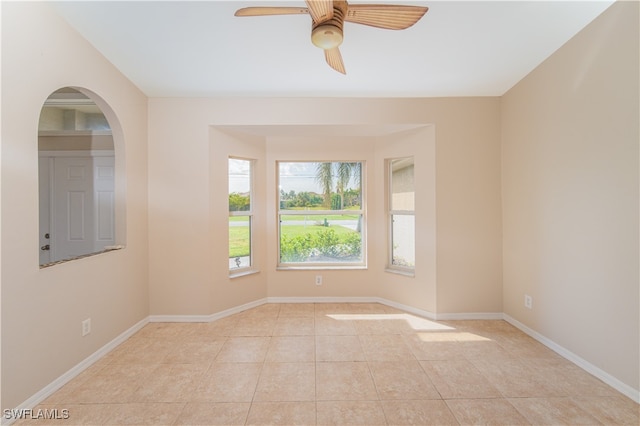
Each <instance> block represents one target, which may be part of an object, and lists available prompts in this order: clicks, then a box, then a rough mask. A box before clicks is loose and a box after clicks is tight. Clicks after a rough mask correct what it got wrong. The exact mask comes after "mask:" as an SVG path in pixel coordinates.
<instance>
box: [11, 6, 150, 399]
mask: <svg viewBox="0 0 640 426" xmlns="http://www.w3.org/2000/svg"><path fill="white" fill-rule="evenodd" d="M65 86H77V87H81V88H85V89H89V90H90V91H92V92H94V93H95V94H97V95H98V97H99V98H101V99H98V98H96V101H97V102H98V103H99V104H100V106H101V107H103V110H105V113H106V114H107V117H108V118H109V120H110V122H112V124H116V125H115V128H114V140H115V149H116V156H117V159H116V173H117V175H116V179H117V183H116V185H117V197H118V201H117V203H118V205H119V206H120V207H119V209H118V222H117V227H118V243H126V245H127V247H126V248H125V249H123V250H119V251H117V252H111V253H106V254H100V255H96V256H92V257H89V258H85V259H81V260H77V261H73V262H69V263H65V264H61V265H56V266H52V267H49V268H45V269H40V268H39V267H38V161H37V158H38V138H37V136H38V133H37V129H38V120H39V115H40V109H41V108H42V104H43V102H44V100H45V99H46V98H47V97H48V96H49V95H50V94H51V93H52V92H53V91H54V90H57V89H59V88H61V87H65ZM105 102H106V104H108V105H106V104H105ZM146 103H147V99H146V98H145V97H144V96H143V95H142V93H141V92H140V91H139V90H138V89H137V88H136V87H135V86H133V85H132V84H131V83H130V82H129V81H128V80H126V79H125V78H124V77H123V76H122V74H120V73H119V72H118V71H117V70H116V69H115V68H114V67H113V66H112V65H111V64H110V63H108V62H107V61H106V60H105V59H104V58H103V57H102V56H101V55H99V54H98V53H97V52H96V51H95V49H93V48H92V47H91V46H90V45H89V44H88V43H87V42H86V41H84V39H82V38H81V37H79V36H78V34H77V33H75V32H74V31H73V30H71V29H70V28H69V27H68V26H67V25H66V23H65V22H64V21H62V20H61V19H60V18H59V17H58V16H57V15H56V14H55V13H53V12H52V11H51V10H50V9H49V6H47V5H44V4H42V3H32V2H3V3H2V163H1V167H2V168H1V179H2V223H1V229H2V273H1V280H2V281H1V284H2V307H1V309H2V408H11V407H16V406H18V405H19V404H21V403H23V402H24V401H25V400H26V399H27V398H29V397H31V396H32V395H33V394H35V393H36V392H37V391H39V390H41V389H42V388H43V387H44V386H46V385H48V384H49V383H51V382H52V381H53V380H54V379H56V378H58V377H59V376H61V375H62V374H63V373H65V372H66V371H68V370H69V369H71V368H72V367H74V366H76V365H77V364H78V363H79V362H80V361H82V360H84V359H85V358H87V357H88V356H90V355H91V354H92V353H94V352H95V351H96V350H98V349H99V348H101V347H102V346H104V345H105V344H106V343H108V342H110V341H111V340H112V339H114V338H115V337H116V336H118V335H120V334H121V333H122V332H124V331H125V330H127V329H129V328H130V327H131V326H133V325H134V324H136V323H137V322H138V321H140V320H142V319H144V318H146V317H147V316H148V314H149V311H148V297H149V296H148V288H147V281H148V280H147V219H146V213H147V210H146V205H147V187H146V161H147V153H146V143H147V132H146V127H147V122H146ZM125 176H126V181H125ZM125 201H126V203H125ZM125 204H126V209H124V207H123V206H124V205H125ZM125 229H126V231H127V232H126V235H125ZM89 317H90V318H91V319H92V332H91V334H89V335H88V336H86V337H81V321H82V320H84V319H86V318H89Z"/></svg>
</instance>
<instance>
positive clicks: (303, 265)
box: [275, 160, 367, 270]
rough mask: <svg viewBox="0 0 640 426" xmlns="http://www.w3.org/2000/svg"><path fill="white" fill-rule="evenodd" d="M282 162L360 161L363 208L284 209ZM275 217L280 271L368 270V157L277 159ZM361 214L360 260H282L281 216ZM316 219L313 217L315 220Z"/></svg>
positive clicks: (361, 205)
mask: <svg viewBox="0 0 640 426" xmlns="http://www.w3.org/2000/svg"><path fill="white" fill-rule="evenodd" d="M282 163H312V164H318V163H359V164H360V209H358V210H347V209H341V210H327V209H323V210H283V209H282V208H281V198H280V190H281V182H280V180H281V176H280V165H281V164H282ZM275 177H276V192H277V193H276V217H275V220H276V221H277V234H276V240H277V253H276V256H277V259H276V269H277V270H331V269H337V270H345V269H346V270H348V269H367V235H366V234H367V233H366V229H367V226H366V223H367V218H366V217H367V215H366V196H365V194H366V186H365V182H366V161H365V160H353V161H351V160H277V161H276V172H275ZM329 215H331V216H337V215H348V216H359V222H360V224H359V228H360V232H359V233H360V261H358V262H283V261H282V253H281V242H282V219H281V217H282V216H318V217H322V216H329ZM312 220H313V219H312Z"/></svg>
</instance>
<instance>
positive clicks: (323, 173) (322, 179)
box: [316, 162, 362, 210]
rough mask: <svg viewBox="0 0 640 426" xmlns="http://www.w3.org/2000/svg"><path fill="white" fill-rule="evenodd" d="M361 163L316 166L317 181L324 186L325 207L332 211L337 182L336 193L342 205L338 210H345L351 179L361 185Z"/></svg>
mask: <svg viewBox="0 0 640 426" xmlns="http://www.w3.org/2000/svg"><path fill="white" fill-rule="evenodd" d="M361 176H362V174H361V163H348V162H335V163H329V162H325V163H318V164H317V166H316V181H317V182H318V183H319V184H320V186H322V192H323V195H324V207H325V208H327V209H331V207H332V206H331V205H332V202H331V193H332V192H333V185H334V180H335V185H336V188H335V192H336V193H337V194H338V195H339V196H340V203H339V204H340V205H339V207H338V208H337V210H342V209H344V193H345V188H346V187H347V185H349V182H350V181H351V179H352V178H353V179H355V181H356V182H357V183H358V184H360V180H361Z"/></svg>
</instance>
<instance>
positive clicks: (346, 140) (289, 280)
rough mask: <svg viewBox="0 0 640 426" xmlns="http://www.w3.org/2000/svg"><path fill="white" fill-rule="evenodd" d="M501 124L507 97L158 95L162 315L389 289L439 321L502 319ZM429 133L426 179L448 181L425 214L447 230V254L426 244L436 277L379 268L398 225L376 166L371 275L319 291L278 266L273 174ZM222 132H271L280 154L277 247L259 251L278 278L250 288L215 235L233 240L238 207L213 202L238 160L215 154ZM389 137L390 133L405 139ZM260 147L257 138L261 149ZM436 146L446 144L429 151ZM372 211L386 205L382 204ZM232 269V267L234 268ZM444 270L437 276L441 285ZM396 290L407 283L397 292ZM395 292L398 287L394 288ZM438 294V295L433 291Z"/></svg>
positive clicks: (269, 174) (152, 140)
mask: <svg viewBox="0 0 640 426" xmlns="http://www.w3.org/2000/svg"><path fill="white" fill-rule="evenodd" d="M499 123H500V101H499V99H498V98H455V99H365V98H363V99H353V98H335V99H334V98H318V99H309V98H220V99H217V98H216V99H188V98H181V99H167V98H162V99H161V98H152V99H150V100H149V235H150V237H149V241H150V244H149V256H150V257H149V261H150V268H149V271H150V272H149V274H150V301H151V307H150V309H151V313H152V314H155V315H207V314H212V313H216V312H220V311H222V310H225V309H232V308H234V307H236V306H238V303H239V302H241V301H244V302H247V303H248V302H250V301H252V300H258V299H260V298H263V297H265V295H268V296H270V297H303V296H327V297H338V296H352V297H357V296H362V297H382V295H383V294H384V297H385V298H388V299H389V300H392V301H396V302H398V303H406V304H408V305H410V306H413V307H418V308H420V309H424V310H428V311H430V312H434V313H435V312H438V313H469V312H473V313H478V312H480V313H496V312H498V313H499V312H501V311H502V288H501V274H502V271H501V228H500V227H501V207H500V166H499V164H500V148H499V146H500V145H499V144H500V127H499ZM425 125H429V126H430V125H433V128H434V129H435V130H433V131H434V132H435V133H434V139H433V140H434V142H430V141H429V140H428V139H424V143H425V144H426V145H425V147H426V148H423V147H420V148H419V150H423V149H426V152H428V151H429V150H432V151H433V154H431V155H432V159H431V160H429V162H431V163H429V162H427V163H428V164H429V166H431V164H433V165H435V171H434V170H433V169H430V170H426V169H425V170H423V171H421V172H420V173H424V175H422V176H424V177H425V178H428V179H430V182H429V183H428V184H429V185H435V186H434V188H435V207H434V206H433V202H434V201H433V198H430V199H429V200H425V201H424V202H425V203H426V204H425V206H427V207H425V208H431V209H434V208H435V219H434V217H433V214H434V213H432V216H431V217H427V216H425V218H426V220H427V221H430V222H431V223H435V235H436V238H437V239H436V243H435V244H436V245H435V250H436V251H435V254H434V251H433V250H434V248H429V247H428V245H429V244H431V245H433V244H434V242H433V240H432V239H431V240H430V241H429V242H427V243H425V242H422V241H421V242H419V244H426V246H425V248H424V250H425V253H428V256H429V259H427V260H426V261H425V262H424V263H422V261H421V260H419V261H420V262H421V265H420V267H419V268H420V270H421V273H424V274H425V275H424V276H420V275H419V276H417V277H416V278H415V279H413V280H412V281H411V284H409V285H403V284H401V283H402V282H404V281H405V280H407V279H408V278H407V277H401V276H397V275H394V276H393V277H390V276H388V275H391V274H386V273H383V272H382V271H383V269H384V263H383V262H382V263H381V262H380V259H381V257H380V256H379V253H382V250H386V242H383V241H381V240H380V235H379V232H380V231H379V230H380V229H381V227H383V226H385V225H384V214H383V212H382V211H379V210H376V209H379V207H380V203H379V202H377V201H376V200H377V198H376V197H381V196H382V191H383V188H381V187H378V185H379V179H380V176H376V173H380V172H381V171H380V172H378V171H376V169H375V168H371V169H370V170H371V172H370V173H371V175H370V176H368V184H369V187H368V188H367V191H368V194H369V203H372V204H370V205H369V209H370V210H371V211H368V215H369V220H370V222H369V232H370V235H369V238H370V240H369V250H370V252H372V253H373V255H371V254H372V253H370V255H371V256H370V260H369V269H368V270H359V271H358V270H356V271H326V272H324V271H323V275H324V276H325V280H324V282H325V284H323V286H320V287H316V286H315V285H314V284H313V283H314V276H315V275H316V271H276V270H275V259H276V258H275V256H276V253H275V250H276V246H275V244H274V243H275V226H274V224H273V220H274V219H273V217H274V216H273V214H275V212H274V211H273V208H269V206H275V204H274V203H275V199H276V194H275V193H273V194H270V191H273V190H275V187H274V185H275V181H274V179H275V175H274V173H275V172H274V169H273V167H274V161H275V160H276V159H277V157H279V156H281V155H282V156H284V155H286V156H287V158H293V157H294V156H295V157H298V158H311V157H314V156H316V155H321V156H322V157H324V158H338V159H339V158H343V157H346V156H349V157H351V156H353V155H357V156H358V157H360V158H365V159H367V160H368V161H371V163H372V164H375V162H376V161H378V160H377V157H376V154H375V146H376V144H377V143H378V141H380V136H382V135H383V133H380V131H381V130H383V129H384V127H385V126H387V127H389V128H394V126H395V127H396V128H399V127H402V126H405V127H406V128H416V127H424V126H425ZM211 126H214V128H215V129H216V130H220V129H232V130H234V131H237V132H240V133H246V134H257V133H260V132H262V136H263V139H264V141H265V148H264V149H265V154H264V155H266V159H267V164H266V167H267V168H266V171H265V173H266V175H265V177H264V179H265V180H266V182H265V185H266V192H267V193H266V194H265V197H266V200H267V204H266V206H267V211H266V220H267V222H266V224H265V232H266V236H267V239H266V246H264V247H263V248H262V249H260V250H263V251H259V252H258V253H257V255H258V256H259V258H260V259H263V261H265V262H266V263H264V265H265V268H264V269H263V270H261V274H266V275H267V281H266V282H267V288H266V289H264V288H262V287H260V286H259V285H257V284H255V283H254V284H250V285H248V286H243V285H242V280H244V279H233V280H231V281H230V282H229V281H228V279H227V278H226V277H223V276H222V275H221V274H222V272H221V271H218V272H216V268H213V267H212V265H213V264H215V265H222V264H223V263H224V262H226V259H227V258H226V255H225V256H224V259H221V258H220V259H218V257H221V256H222V255H223V254H224V253H223V252H224V250H223V249H218V248H214V244H213V242H212V241H216V242H217V244H224V243H220V241H221V239H222V238H225V236H226V220H227V216H228V213H227V212H226V210H225V208H221V207H219V206H218V207H214V206H212V205H211V204H210V203H211V200H215V201H214V203H224V200H226V196H227V188H226V187H225V185H224V184H223V183H220V184H219V185H214V184H212V180H211V179H212V176H217V178H215V179H217V180H221V179H222V175H221V174H220V173H221V171H220V170H219V169H218V167H219V165H220V164H222V163H220V161H221V160H220V159H224V161H226V155H227V151H226V150H227V149H229V148H224V149H223V150H221V151H219V152H218V151H217V150H216V149H214V148H213V147H212V140H215V138H217V137H218V136H212V133H211V132H210V128H211ZM313 128H315V130H316V131H317V132H325V133H326V132H329V133H331V132H332V134H333V135H334V137H333V138H332V139H333V140H331V139H329V140H328V139H327V138H324V139H323V140H322V141H318V136H319V134H318V133H311V134H310V133H309V130H310V129H311V130H313ZM354 128H357V129H359V130H364V133H367V132H368V133H372V132H373V133H374V136H375V138H374V139H371V138H370V136H371V135H369V136H367V137H369V140H368V141H367V142H364V141H362V140H360V139H359V137H360V136H363V134H360V135H354V134H352V131H353V130H354ZM372 129H375V131H373V130H372ZM252 132H253V133H252ZM340 132H343V133H342V136H339V135H340ZM391 133H395V132H393V131H392V132H391ZM385 135H386V136H385V138H390V139H393V138H394V136H393V135H388V134H385ZM364 136H366V135H364ZM212 138H213V139H212ZM418 139H420V138H418ZM261 140H262V139H260V142H256V143H258V144H261V143H262V142H261ZM420 140H421V139H420ZM416 143H417V144H418V143H422V142H416ZM433 143H435V147H434V146H431V148H429V144H433ZM225 144H227V145H226V146H232V145H233V142H232V141H231V140H227V141H226V142H225ZM245 145H246V144H245ZM243 146H244V145H243ZM216 158H217V159H216ZM434 175H435V181H434V180H433V177H434ZM428 197H433V195H430V196H428ZM420 202H422V201H420ZM372 206H376V207H375V208H373V209H372ZM428 206H431V207H428ZM434 221H435V222H434ZM223 224H224V225H223ZM220 227H224V228H225V229H220ZM220 247H225V246H223V245H220ZM429 250H431V251H430V252H429ZM214 253H217V254H216V258H214V257H213V256H214ZM376 253H378V254H376ZM374 259H375V262H373V260H374ZM434 259H435V260H434ZM433 262H435V270H434V268H433ZM224 264H225V265H226V263H224ZM224 270H225V271H224V273H226V267H225V268H224ZM433 274H436V275H435V277H436V280H435V284H434V281H433V279H434V278H433V277H434V275H433ZM383 276H384V278H381V277H383ZM423 277H424V280H425V281H424V282H423V281H422V280H423ZM255 279H259V278H255ZM409 279H410V278H409ZM396 282H397V283H398V284H399V285H398V286H397V288H395V289H394V286H395V285H396V284H395V283H396ZM228 285H231V286H238V289H237V292H236V290H234V292H231V293H229V292H227V291H225V290H224V289H225V288H227V286H228ZM383 285H384V286H386V289H385V290H384V293H383V292H382V287H381V286H383ZM434 285H437V292H436V291H435V290H434ZM425 287H427V288H430V290H427V291H425V290H424V288H425ZM415 289H419V290H417V291H416V290H415ZM265 291H266V293H265ZM436 293H437V294H436ZM434 298H435V300H434Z"/></svg>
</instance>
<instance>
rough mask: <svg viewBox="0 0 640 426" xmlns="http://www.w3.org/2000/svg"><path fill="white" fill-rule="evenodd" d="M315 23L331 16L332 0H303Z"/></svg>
mask: <svg viewBox="0 0 640 426" xmlns="http://www.w3.org/2000/svg"><path fill="white" fill-rule="evenodd" d="M305 3H307V7H308V8H309V13H310V14H311V17H312V18H313V21H314V22H315V23H316V24H319V23H320V22H324V21H328V20H329V19H331V18H333V0H305Z"/></svg>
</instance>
